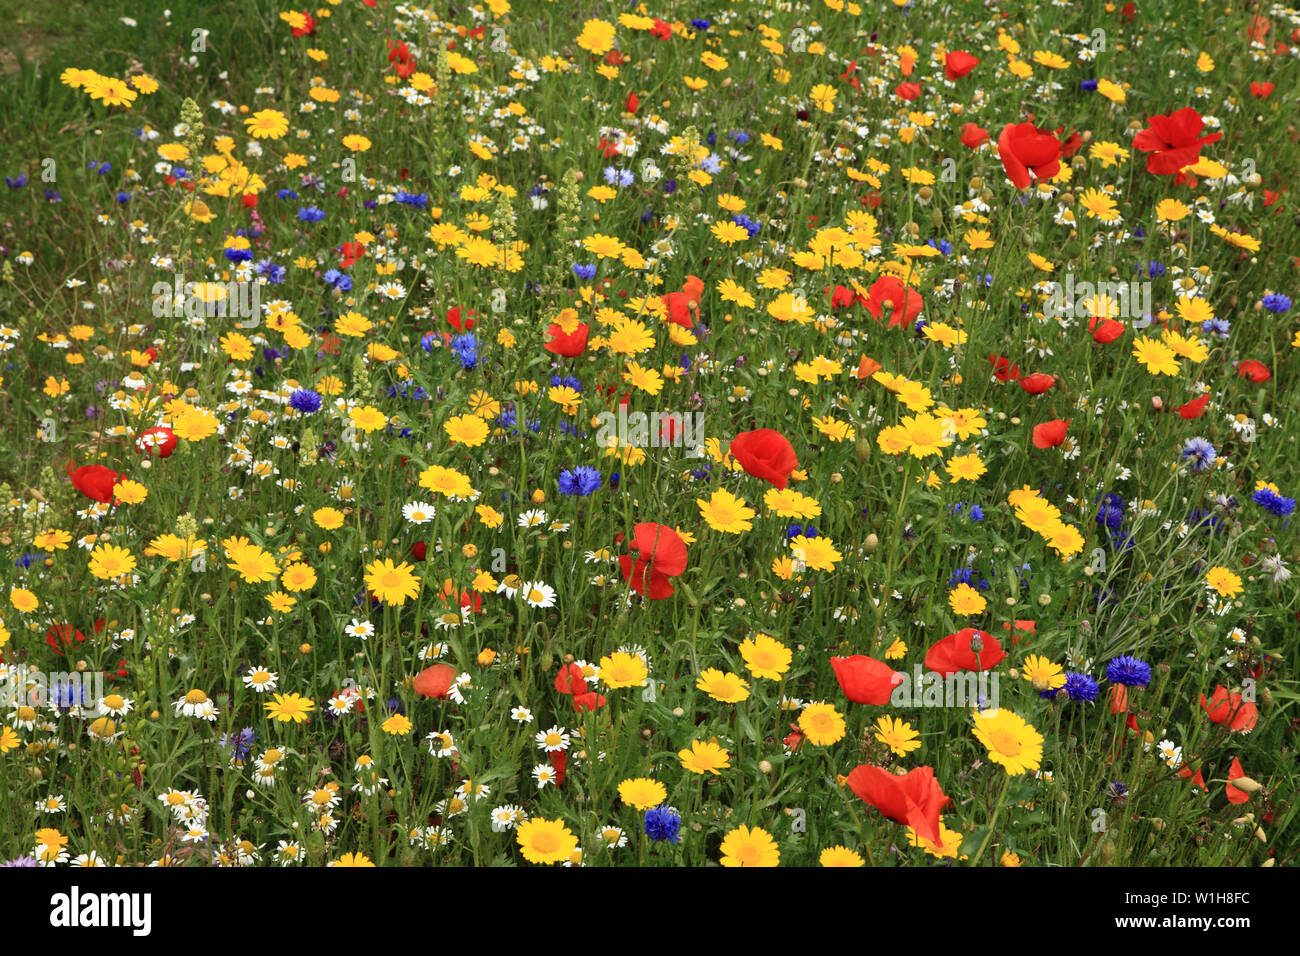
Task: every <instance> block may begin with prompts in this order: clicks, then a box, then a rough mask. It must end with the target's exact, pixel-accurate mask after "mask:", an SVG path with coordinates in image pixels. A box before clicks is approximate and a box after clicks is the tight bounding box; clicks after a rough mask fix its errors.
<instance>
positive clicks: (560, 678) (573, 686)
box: [555, 664, 587, 694]
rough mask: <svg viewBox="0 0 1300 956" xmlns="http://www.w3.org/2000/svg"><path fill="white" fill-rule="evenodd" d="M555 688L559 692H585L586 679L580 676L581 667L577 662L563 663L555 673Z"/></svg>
mask: <svg viewBox="0 0 1300 956" xmlns="http://www.w3.org/2000/svg"><path fill="white" fill-rule="evenodd" d="M555 689H556V690H558V691H559V692H560V693H561V694H585V693H586V692H587V681H586V679H585V678H584V677H583V676H582V668H581V667H579V666H578V665H577V664H565V665H564V666H563V667H561V668H560V672H559V673H558V674H556V675H555Z"/></svg>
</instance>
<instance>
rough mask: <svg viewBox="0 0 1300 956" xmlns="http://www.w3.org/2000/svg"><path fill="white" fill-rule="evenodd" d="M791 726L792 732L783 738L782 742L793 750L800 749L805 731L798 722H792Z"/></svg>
mask: <svg viewBox="0 0 1300 956" xmlns="http://www.w3.org/2000/svg"><path fill="white" fill-rule="evenodd" d="M790 727H791V731H790V733H788V734H786V735H785V736H784V737H782V738H781V743H783V744H785V746H786V747H788V748H790V750H792V751H794V750H798V749H799V745H800V744H801V743H803V731H802V730H800V729H799V725H798V724H791V725H790Z"/></svg>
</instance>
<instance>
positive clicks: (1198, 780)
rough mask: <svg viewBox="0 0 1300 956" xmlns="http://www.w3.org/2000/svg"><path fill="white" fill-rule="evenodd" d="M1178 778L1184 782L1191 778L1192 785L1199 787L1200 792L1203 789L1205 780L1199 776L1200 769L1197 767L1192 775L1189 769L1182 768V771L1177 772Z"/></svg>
mask: <svg viewBox="0 0 1300 956" xmlns="http://www.w3.org/2000/svg"><path fill="white" fill-rule="evenodd" d="M1178 776H1180V777H1182V778H1183V779H1184V780H1186V779H1187V778H1188V777H1191V779H1192V783H1194V784H1195V785H1196V786H1198V787H1200V788H1201V789H1202V790H1204V789H1205V778H1204V777H1202V776H1201V768H1200V767H1197V768H1196V771H1195V772H1194V773H1193V771H1192V768H1191V767H1187V766H1184V767H1183V769H1182V770H1180V771H1178Z"/></svg>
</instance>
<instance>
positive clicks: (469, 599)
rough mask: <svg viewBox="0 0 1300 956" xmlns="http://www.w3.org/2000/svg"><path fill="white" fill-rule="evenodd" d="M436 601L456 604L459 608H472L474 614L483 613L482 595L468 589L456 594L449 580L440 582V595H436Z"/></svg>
mask: <svg viewBox="0 0 1300 956" xmlns="http://www.w3.org/2000/svg"><path fill="white" fill-rule="evenodd" d="M438 600H440V601H442V603H443V604H451V603H453V602H457V603H459V604H460V606H461V607H467V608H472V609H473V611H474V613H475V614H482V613H483V595H481V594H478V593H475V592H472V591H470V590H468V589H465V590H462V591H460V592H459V593H457V591H456V585H455V584H453V583H452V580H451V578H447V579H446V580H445V581H443V582H442V593H441V594H440V595H438Z"/></svg>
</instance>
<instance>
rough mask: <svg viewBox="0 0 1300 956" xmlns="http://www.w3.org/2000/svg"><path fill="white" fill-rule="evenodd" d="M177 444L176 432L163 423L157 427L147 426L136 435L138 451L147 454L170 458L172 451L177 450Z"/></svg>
mask: <svg viewBox="0 0 1300 956" xmlns="http://www.w3.org/2000/svg"><path fill="white" fill-rule="evenodd" d="M176 445H177V441H176V433H175V432H174V431H172V430H171V429H170V428H167V427H166V426H162V425H160V426H158V427H156V428H146V429H145V430H144V431H142V432H141V433H140V434H139V435H136V436H135V448H136V451H138V452H140V453H141V454H145V455H150V456H152V455H157V456H158V457H159V458H170V457H171V453H172V452H174V451H175V450H176Z"/></svg>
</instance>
